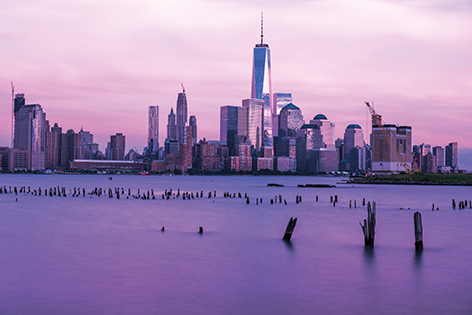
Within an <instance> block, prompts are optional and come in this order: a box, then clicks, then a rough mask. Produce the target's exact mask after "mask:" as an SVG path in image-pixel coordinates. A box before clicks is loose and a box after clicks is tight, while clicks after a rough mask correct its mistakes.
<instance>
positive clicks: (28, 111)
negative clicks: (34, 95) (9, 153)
mask: <svg viewBox="0 0 472 315" xmlns="http://www.w3.org/2000/svg"><path fill="white" fill-rule="evenodd" d="M48 127H49V122H48V121H47V120H46V113H44V112H43V109H42V108H41V105H39V104H32V105H23V106H21V108H20V109H19V110H18V112H17V113H16V114H15V134H14V143H13V146H14V148H18V149H21V150H28V151H30V159H31V161H30V165H31V169H32V170H43V169H44V168H45V166H46V152H45V151H46V131H48V129H49V128H48Z"/></svg>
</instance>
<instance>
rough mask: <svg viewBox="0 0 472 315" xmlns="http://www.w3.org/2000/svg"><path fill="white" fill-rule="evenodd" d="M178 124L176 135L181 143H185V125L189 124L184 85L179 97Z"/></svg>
mask: <svg viewBox="0 0 472 315" xmlns="http://www.w3.org/2000/svg"><path fill="white" fill-rule="evenodd" d="M176 119H177V124H176V130H177V132H176V136H177V140H178V141H179V143H180V144H183V143H185V140H186V139H185V127H186V126H187V94H185V88H184V87H183V85H182V93H179V95H178V97H177V115H176Z"/></svg>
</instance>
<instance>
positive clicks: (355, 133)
mask: <svg viewBox="0 0 472 315" xmlns="http://www.w3.org/2000/svg"><path fill="white" fill-rule="evenodd" d="M343 143H344V144H343V151H344V154H343V157H342V158H343V159H346V160H348V162H349V165H350V171H351V172H357V171H363V170H365V156H362V157H361V156H359V154H362V153H364V154H365V149H364V145H365V143H364V133H363V132H362V128H361V126H359V125H358V124H350V125H348V126H347V127H346V130H345V131H344V142H343ZM353 149H354V151H352V150H353ZM351 151H352V156H351ZM359 162H360V163H361V165H359Z"/></svg>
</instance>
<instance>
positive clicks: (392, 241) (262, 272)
mask: <svg viewBox="0 0 472 315" xmlns="http://www.w3.org/2000/svg"><path fill="white" fill-rule="evenodd" d="M342 179H343V178H333V177H264V176H260V177H253V176H208V177H205V176H194V177H193V176H171V177H169V176H131V175H112V180H109V179H108V176H106V175H8V174H2V175H0V186H7V189H8V188H9V186H12V188H13V187H14V186H17V187H21V186H26V187H28V186H29V187H30V189H31V190H34V189H36V190H38V189H39V187H41V188H42V195H41V196H39V195H37V196H35V195H32V194H25V193H18V195H15V194H14V193H12V194H1V195H0V314H472V209H469V206H467V209H464V210H459V209H457V208H456V210H453V209H452V207H451V200H452V199H455V200H456V202H458V201H459V200H472V187H452V186H395V185H350V184H345V183H342ZM268 183H278V184H283V185H284V187H267V184H268ZM298 184H333V185H336V187H335V188H299V187H297V185H298ZM57 186H59V187H66V190H67V192H68V196H67V197H58V196H53V197H50V196H45V195H44V189H45V188H47V189H49V188H52V187H57ZM74 187H77V188H81V189H82V188H85V189H86V191H87V192H90V191H92V190H93V189H94V188H95V187H98V188H102V189H106V190H107V191H108V188H113V189H114V188H116V187H120V188H124V191H125V194H124V195H121V196H120V199H117V198H116V196H115V197H114V198H109V197H108V196H104V195H102V196H101V197H98V196H95V195H93V196H91V195H89V194H87V195H86V196H85V197H83V196H82V195H81V196H80V197H72V196H71V195H70V194H69V192H72V193H73V190H74ZM128 188H129V189H130V190H131V194H132V195H137V194H138V189H140V194H141V195H142V193H143V192H146V193H147V191H148V190H149V191H150V190H151V189H153V192H154V194H155V196H156V199H152V197H151V198H150V199H149V200H147V199H146V200H143V199H135V198H133V197H130V198H129V199H127V198H126V197H127V195H128ZM166 189H173V191H174V192H176V191H177V189H180V191H181V192H184V191H189V192H194V195H195V194H196V192H201V191H203V192H204V197H203V198H200V197H199V198H195V199H190V200H182V197H179V198H177V199H173V197H171V198H170V199H169V200H163V199H162V197H161V194H162V193H163V192H164V191H165V190H166ZM215 190H216V197H213V195H212V197H211V198H208V192H210V191H211V192H213V191H215ZM224 192H231V193H238V192H241V194H242V196H243V197H244V195H245V193H247V194H248V196H249V197H250V199H249V200H250V203H249V204H246V199H244V198H224V197H223V193H224ZM278 195H281V196H282V198H283V199H285V200H286V201H287V205H285V204H284V202H282V203H279V202H277V203H274V204H271V203H270V199H274V198H275V196H278ZM297 195H300V196H301V197H302V202H301V203H298V204H297V203H296V202H295V201H296V196H297ZM334 195H337V198H338V203H336V205H335V206H333V204H332V203H331V202H330V197H331V196H334ZM317 196H318V202H317V201H316V197H317ZM255 198H262V203H259V204H256V201H255ZM363 198H365V199H366V201H376V203H377V226H376V238H375V246H374V249H373V250H369V249H365V247H364V239H363V234H362V230H361V227H360V226H359V222H360V221H363V220H364V219H365V218H366V216H367V211H366V207H365V206H362V200H363ZM17 199H18V200H17ZM350 200H352V203H351V204H352V208H350V207H349V201H350ZM354 200H356V205H357V208H354ZM277 201H278V200H277ZM433 203H434V205H435V208H437V207H439V211H432V210H431V208H432V204H433ZM415 211H420V212H421V214H422V219H423V227H424V234H423V235H424V247H425V249H424V251H423V252H421V253H417V252H415V248H414V241H415V239H414V226H413V213H414V212H415ZM290 217H297V218H298V222H297V225H296V227H295V231H294V233H293V236H292V240H291V242H290V243H287V242H284V241H282V236H283V234H284V231H285V228H286V226H287V223H288V221H289V219H290ZM162 226H165V231H164V232H161V227H162ZM199 227H203V233H202V234H199V233H198V230H199Z"/></svg>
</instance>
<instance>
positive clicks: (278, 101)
mask: <svg viewBox="0 0 472 315" xmlns="http://www.w3.org/2000/svg"><path fill="white" fill-rule="evenodd" d="M291 103H292V93H274V94H272V108H273V109H274V110H275V112H274V114H275V115H280V112H281V111H282V109H283V108H284V107H285V106H287V105H288V104H291Z"/></svg>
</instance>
